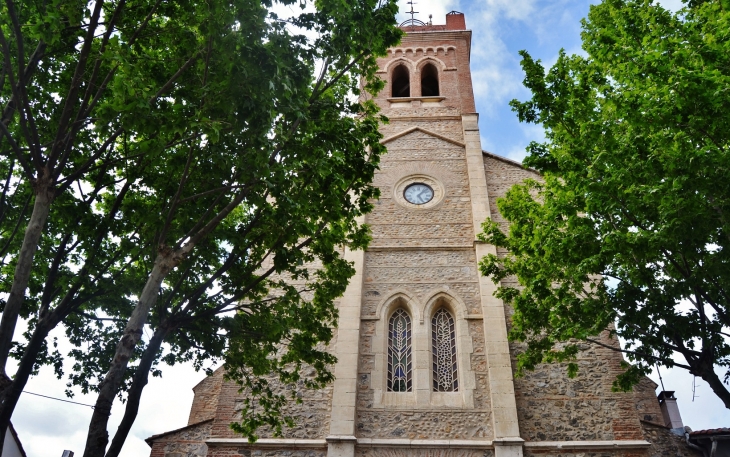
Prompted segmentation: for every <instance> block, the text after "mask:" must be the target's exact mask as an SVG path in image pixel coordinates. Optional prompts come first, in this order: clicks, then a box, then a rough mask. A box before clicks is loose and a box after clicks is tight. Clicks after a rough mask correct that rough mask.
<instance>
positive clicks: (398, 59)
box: [383, 56, 416, 74]
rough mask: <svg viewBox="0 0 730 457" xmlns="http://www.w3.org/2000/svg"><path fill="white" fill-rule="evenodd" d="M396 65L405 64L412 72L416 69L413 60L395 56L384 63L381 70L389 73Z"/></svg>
mask: <svg viewBox="0 0 730 457" xmlns="http://www.w3.org/2000/svg"><path fill="white" fill-rule="evenodd" d="M398 65H405V66H406V67H408V71H409V72H410V73H411V74H413V73H414V72H415V71H416V65H414V63H413V61H412V60H411V59H408V58H406V57H402V56H401V57H396V58H395V59H393V60H391V61H389V62H388V63H387V64H385V67H383V71H384V72H385V73H390V71H391V70H392V69H393V68H395V67H397V66H398Z"/></svg>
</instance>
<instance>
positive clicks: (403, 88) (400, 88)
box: [392, 65, 411, 97]
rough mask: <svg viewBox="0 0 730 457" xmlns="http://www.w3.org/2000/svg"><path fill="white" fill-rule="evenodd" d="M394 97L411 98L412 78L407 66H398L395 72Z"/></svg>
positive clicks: (393, 79)
mask: <svg viewBox="0 0 730 457" xmlns="http://www.w3.org/2000/svg"><path fill="white" fill-rule="evenodd" d="M392 81H393V84H392V88H393V97H410V96H411V77H410V74H409V73H408V68H406V66H405V65H398V66H397V67H395V70H393V77H392Z"/></svg>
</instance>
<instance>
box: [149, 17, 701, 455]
mask: <svg viewBox="0 0 730 457" xmlns="http://www.w3.org/2000/svg"><path fill="white" fill-rule="evenodd" d="M405 24H407V25H405ZM402 27H403V29H404V31H405V32H406V34H405V35H404V37H403V40H402V42H401V44H400V45H399V46H398V47H396V48H393V49H390V50H389V51H388V54H387V56H386V57H383V58H380V59H379V60H378V64H379V74H380V77H381V78H382V79H383V80H384V81H386V87H385V89H384V90H383V91H382V92H381V93H380V94H379V95H378V96H377V98H376V99H375V101H376V102H377V103H378V105H379V106H380V108H381V109H382V112H383V114H385V115H386V116H387V117H388V118H390V123H389V124H387V125H383V126H382V129H381V131H382V134H383V139H382V143H383V144H385V145H386V146H387V149H388V153H387V154H386V155H384V156H383V158H382V161H381V165H380V170H379V172H378V173H377V175H376V178H375V185H376V186H377V187H378V188H379V189H380V192H381V196H380V199H379V200H377V201H376V202H375V209H374V210H373V212H372V213H370V214H368V215H367V216H366V217H365V220H364V222H365V223H367V224H369V225H370V227H371V228H372V236H373V240H372V242H371V244H370V247H369V248H368V249H367V250H366V251H364V252H363V251H355V252H346V257H347V258H348V260H350V261H352V262H354V264H355V266H356V269H357V273H356V275H355V276H354V277H353V278H352V280H351V282H350V284H349V287H348V289H347V291H346V292H345V294H344V295H343V297H342V298H341V299H340V300H339V303H338V307H339V319H340V320H339V325H338V329H337V330H336V333H335V337H334V339H333V341H332V343H331V346H330V347H331V349H332V351H333V353H334V354H335V355H336V357H337V360H338V362H337V364H336V366H335V367H334V374H335V376H336V380H335V381H334V382H333V383H332V384H331V385H330V386H328V387H327V388H325V389H322V390H318V391H303V392H302V394H303V397H302V400H303V402H302V404H300V405H292V406H290V407H289V411H288V412H289V414H290V415H292V416H293V417H294V418H295V420H296V426H295V427H294V428H285V429H284V432H283V436H282V437H278V438H275V437H272V436H266V435H265V434H263V435H262V437H261V438H260V439H259V440H258V441H257V442H256V443H254V444H249V443H248V442H247V440H246V439H245V438H243V437H241V436H239V435H237V434H235V433H234V432H233V431H232V430H231V429H230V427H229V424H230V423H231V422H233V421H235V420H237V418H238V417H240V416H238V415H239V414H240V409H241V404H242V401H243V399H242V394H240V393H239V392H238V386H237V385H236V384H233V383H229V382H226V381H224V380H223V369H219V370H218V371H216V372H215V373H214V374H213V375H212V376H210V377H208V378H206V379H204V380H203V381H202V382H200V383H199V384H198V385H197V386H195V387H194V388H193V390H194V393H195V398H194V400H193V405H192V408H191V411H190V417H189V420H188V425H187V426H186V427H183V428H181V429H178V430H173V431H170V432H167V433H162V434H159V435H155V436H153V437H150V438H148V439H147V442H148V444H149V445H150V446H151V457H203V456H209V457H214V456H215V457H222V456H231V457H233V456H245V457H375V456H388V457H411V456H413V457H427V456H428V457H431V456H433V457H437V456H438V457H457V456H458V457H492V456H494V457H521V456H530V457H532V456H554V457H558V456H560V457H589V456H595V457H640V456H641V457H654V456H682V457H685V456H700V455H702V454H701V453H699V452H697V451H696V450H693V449H691V447H690V445H689V444H687V442H685V437H684V436H683V435H682V434H681V432H680V433H678V432H677V430H681V428H677V427H676V425H677V424H676V423H675V422H672V421H671V420H668V419H667V417H668V415H667V407H669V409H670V413H671V408H672V407H674V408H675V411H676V404H673V403H672V401H673V397H672V396H671V393H669V395H668V396H666V395H665V397H663V399H664V400H663V403H662V405H663V408H664V409H662V406H660V403H659V401H658V400H657V397H656V394H655V389H656V385H655V384H654V383H653V382H652V381H650V380H649V379H645V380H644V381H642V383H640V384H639V386H637V387H636V389H635V390H634V391H633V392H628V393H617V392H612V391H611V383H612V381H613V379H614V377H615V375H616V374H617V373H618V372H620V370H621V367H620V364H621V361H622V360H623V359H622V356H621V354H620V353H619V352H616V351H612V350H610V349H607V348H603V347H598V346H586V347H585V350H584V351H582V352H581V354H580V355H579V360H578V363H579V365H580V372H579V375H578V377H576V378H574V379H570V378H568V376H567V370H566V369H565V367H564V366H561V365H558V364H555V365H545V366H540V367H539V368H538V369H536V370H535V371H533V372H529V373H527V375H526V376H524V377H520V378H515V377H514V366H515V355H516V354H517V352H519V345H518V344H517V343H512V342H510V341H508V339H507V332H508V326H509V319H508V318H509V315H510V312H511V311H510V309H509V307H508V306H505V305H504V303H503V302H502V301H501V300H499V299H497V298H495V297H494V296H493V292H494V291H495V289H496V286H495V285H494V284H493V283H492V281H491V280H490V279H489V278H486V277H483V276H481V275H480V273H479V270H478V268H477V263H478V261H479V259H480V258H481V257H483V256H485V255H486V254H488V253H496V254H500V252H498V251H497V250H496V249H495V247H494V246H491V245H488V244H484V243H481V242H478V241H476V235H477V234H478V233H479V232H480V231H481V228H480V226H481V223H482V222H483V221H484V220H485V219H487V218H492V219H494V220H496V221H500V222H503V223H504V219H503V218H502V217H501V216H500V214H499V212H498V210H497V206H496V200H497V199H498V198H500V197H501V196H503V195H504V194H505V193H506V191H507V190H508V189H509V188H510V187H511V186H512V185H513V184H515V183H518V182H521V181H522V180H524V179H526V178H537V179H539V175H538V174H537V173H536V172H535V171H533V170H530V169H527V168H525V167H523V166H522V165H521V164H519V163H517V162H513V161H510V160H508V159H505V158H503V157H500V156H498V155H495V154H492V153H489V152H486V151H483V150H482V147H481V142H480V133H479V125H478V117H479V115H478V113H477V111H476V106H475V103H474V95H473V90H472V78H471V72H470V68H469V65H470V64H469V61H470V51H471V31H470V30H468V29H467V27H466V20H465V17H464V15H463V14H462V13H459V12H456V11H452V12H451V13H449V14H448V15H446V18H445V24H443V25H434V24H431V23H428V24H424V23H422V22H420V21H417V20H410V21H406V23H404V25H403V26H402ZM601 338H602V342H604V343H605V344H608V345H614V346H617V345H618V342H617V341H616V340H615V339H613V338H610V337H609V336H608V334H607V333H604V335H602V336H601ZM679 427H681V423H679ZM672 428H674V432H675V433H672V430H671V429H672Z"/></svg>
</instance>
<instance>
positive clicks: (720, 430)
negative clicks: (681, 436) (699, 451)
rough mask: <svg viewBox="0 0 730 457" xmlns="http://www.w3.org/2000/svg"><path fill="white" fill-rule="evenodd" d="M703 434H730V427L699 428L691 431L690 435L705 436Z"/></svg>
mask: <svg viewBox="0 0 730 457" xmlns="http://www.w3.org/2000/svg"><path fill="white" fill-rule="evenodd" d="M703 435H730V428H728V427H723V428H710V429H707V430H697V431H694V432H690V434H689V436H703Z"/></svg>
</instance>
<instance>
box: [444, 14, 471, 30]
mask: <svg viewBox="0 0 730 457" xmlns="http://www.w3.org/2000/svg"><path fill="white" fill-rule="evenodd" d="M446 30H466V19H464V13H460V12H458V11H452V12H450V13H447V14H446Z"/></svg>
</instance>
